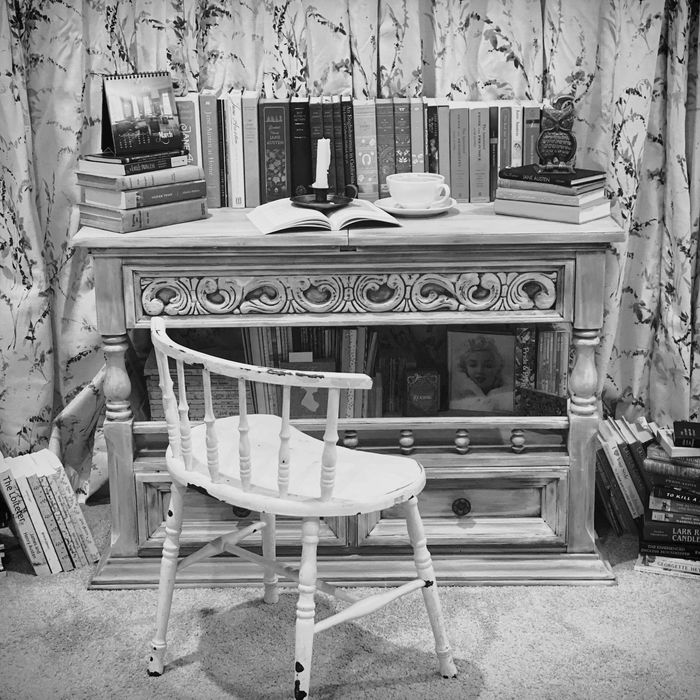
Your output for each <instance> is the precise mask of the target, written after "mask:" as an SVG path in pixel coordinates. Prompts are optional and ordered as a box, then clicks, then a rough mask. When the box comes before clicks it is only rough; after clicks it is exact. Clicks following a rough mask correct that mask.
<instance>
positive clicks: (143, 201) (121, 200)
mask: <svg viewBox="0 0 700 700" xmlns="http://www.w3.org/2000/svg"><path fill="white" fill-rule="evenodd" d="M206 193H207V184H206V181H205V180H203V179H202V180H191V181H189V182H175V183H172V184H169V185H157V186H155V187H141V188H138V189H133V190H109V189H105V188H104V187H90V186H83V187H82V188H81V192H80V197H81V202H83V203H84V204H94V205H95V206H98V207H110V208H113V209H140V208H142V207H150V206H155V205H157V204H165V203H166V202H177V201H181V200H183V199H197V198H200V197H206Z"/></svg>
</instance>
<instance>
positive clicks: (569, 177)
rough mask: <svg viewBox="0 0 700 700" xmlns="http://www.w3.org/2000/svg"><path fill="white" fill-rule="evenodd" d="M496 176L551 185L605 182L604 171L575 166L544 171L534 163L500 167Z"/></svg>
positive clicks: (569, 185)
mask: <svg viewBox="0 0 700 700" xmlns="http://www.w3.org/2000/svg"><path fill="white" fill-rule="evenodd" d="M498 177H500V178H501V179H503V180H526V181H530V182H544V183H548V184H552V185H566V186H568V187H571V186H573V185H583V184H586V183H589V182H597V183H601V184H603V183H605V172H604V171H602V170H589V169H585V168H576V169H575V170H574V172H566V171H564V172H559V171H551V172H548V171H545V170H542V169H541V168H538V167H536V166H535V165H523V166H521V167H520V168H502V169H501V170H500V171H499V173H498Z"/></svg>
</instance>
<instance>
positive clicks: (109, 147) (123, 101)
mask: <svg viewBox="0 0 700 700" xmlns="http://www.w3.org/2000/svg"><path fill="white" fill-rule="evenodd" d="M182 141H183V139H182V131H181V130H180V121H179V119H178V117H177V108H176V106H175V94H174V92H173V84H172V79H171V77H170V73H168V72H167V71H157V72H153V73H133V74H118V75H106V76H104V79H103V81H102V150H103V151H107V152H109V153H113V154H115V155H129V154H132V153H154V152H160V151H172V150H174V149H180V148H182Z"/></svg>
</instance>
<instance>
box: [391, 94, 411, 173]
mask: <svg viewBox="0 0 700 700" xmlns="http://www.w3.org/2000/svg"><path fill="white" fill-rule="evenodd" d="M393 106H394V162H395V172H397V173H410V172H411V106H410V103H409V101H408V98H407V97H394V98H393Z"/></svg>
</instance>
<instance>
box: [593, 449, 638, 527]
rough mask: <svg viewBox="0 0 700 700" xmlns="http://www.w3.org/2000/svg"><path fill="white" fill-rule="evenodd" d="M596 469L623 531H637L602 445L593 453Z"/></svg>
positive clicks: (636, 525)
mask: <svg viewBox="0 0 700 700" xmlns="http://www.w3.org/2000/svg"><path fill="white" fill-rule="evenodd" d="M595 460H596V469H598V470H600V473H601V477H602V479H603V482H604V484H605V488H606V489H607V491H608V493H609V494H610V500H611V503H612V505H613V508H614V509H615V514H616V515H617V517H618V519H619V520H620V523H621V525H622V527H623V529H624V531H625V532H632V533H637V532H638V531H639V526H638V524H637V522H636V521H635V519H634V518H633V517H632V514H631V513H630V509H629V506H628V505H627V501H625V497H624V495H623V494H622V490H621V489H620V485H619V484H618V482H617V479H616V478H615V474H614V472H613V469H612V467H611V466H610V462H608V457H607V455H606V454H605V450H603V448H602V447H600V448H598V449H597V450H596V453H595Z"/></svg>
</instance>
